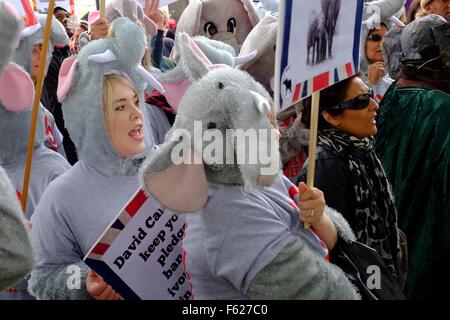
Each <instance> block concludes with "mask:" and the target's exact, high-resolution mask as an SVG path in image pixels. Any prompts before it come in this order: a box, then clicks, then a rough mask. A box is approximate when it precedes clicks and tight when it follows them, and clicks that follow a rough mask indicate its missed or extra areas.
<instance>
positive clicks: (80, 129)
mask: <svg viewBox="0 0 450 320" xmlns="http://www.w3.org/2000/svg"><path fill="white" fill-rule="evenodd" d="M112 28H113V30H114V32H115V35H114V37H111V38H107V39H102V40H98V41H94V42H91V43H89V44H87V45H86V46H85V47H84V48H83V49H82V50H81V52H80V54H79V56H78V57H77V58H75V57H73V58H71V59H69V60H67V59H66V60H65V62H64V64H63V66H62V68H61V69H62V74H61V75H60V88H59V89H58V96H59V98H60V100H61V101H62V106H63V111H64V114H65V117H66V125H67V129H68V130H69V132H70V134H71V137H72V138H73V141H74V143H75V145H76V146H77V149H78V155H79V158H80V161H79V162H78V163H77V164H76V165H75V166H74V167H73V168H72V169H71V170H69V171H68V172H67V173H66V174H65V175H64V176H62V177H60V179H57V180H56V181H55V182H54V183H53V184H52V185H51V186H50V187H49V188H48V189H47V191H46V192H45V194H44V195H43V199H42V201H41V203H40V205H39V206H38V208H37V210H36V213H35V215H34V216H33V219H32V222H33V230H32V242H33V245H34V247H35V248H36V253H37V255H38V258H39V259H38V264H37V268H36V269H35V270H34V271H33V272H32V275H31V279H30V281H29V291H30V292H31V293H32V294H33V295H34V296H36V297H37V298H38V299H90V298H91V297H90V295H89V294H88V293H87V291H86V276H87V274H88V272H89V268H88V267H87V265H85V264H84V262H83V261H82V259H83V257H84V256H85V254H86V253H87V252H88V250H89V249H90V248H91V247H92V245H93V244H94V243H95V241H96V240H97V239H98V237H99V236H100V235H101V233H102V232H103V231H104V229H105V228H106V227H107V226H108V225H109V224H110V222H111V221H112V220H113V218H114V217H115V216H116V214H117V213H118V211H119V210H120V209H121V208H122V206H123V205H124V204H125V203H126V201H127V200H129V199H130V197H131V196H132V195H133V194H134V193H135V192H136V191H137V190H138V188H139V181H138V178H137V170H138V168H139V166H140V164H141V162H142V160H143V159H142V158H141V157H140V156H136V157H134V158H126V159H125V158H123V157H122V156H120V155H119V154H118V153H117V151H116V150H115V148H114V147H113V144H112V143H111V139H110V138H109V135H108V133H107V130H106V127H105V121H104V115H103V102H102V100H103V99H102V94H103V78H104V76H105V75H108V74H119V75H122V76H124V77H126V78H128V79H130V80H131V82H132V83H133V84H134V86H135V88H136V91H137V92H138V94H139V98H140V106H141V110H142V112H143V113H144V110H145V109H144V102H143V101H144V100H143V93H144V88H145V85H146V84H145V82H144V81H143V80H144V78H142V76H144V77H145V79H149V78H150V75H149V74H148V73H145V72H142V69H143V68H142V67H141V66H140V62H141V58H142V56H143V54H144V49H145V46H146V39H145V36H144V33H143V30H142V29H141V28H140V27H138V26H137V25H136V24H134V23H132V22H131V21H130V20H129V19H127V18H119V19H116V20H115V21H114V22H113V23H112ZM130 48H133V50H129V49H130ZM66 71H67V73H66ZM153 80H154V79H153ZM156 84H157V83H156V82H155V83H154V85H153V86H155V85H156ZM64 88H65V89H64ZM143 121H144V134H145V135H146V138H145V139H146V144H147V147H148V149H150V148H151V147H152V146H153V138H152V137H151V131H150V130H149V129H148V128H150V124H148V123H146V121H147V118H146V117H145V116H144V115H143ZM145 132H146V133H145ZM68 268H72V269H68ZM68 270H78V271H79V273H80V276H81V290H80V289H77V288H75V287H74V288H69V287H67V285H66V281H67V279H68V277H70V276H71V274H72V273H70V271H68ZM68 272H69V273H68Z"/></svg>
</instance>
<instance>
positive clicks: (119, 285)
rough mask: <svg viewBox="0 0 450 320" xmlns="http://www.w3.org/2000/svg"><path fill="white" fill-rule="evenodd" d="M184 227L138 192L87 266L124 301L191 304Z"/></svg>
mask: <svg viewBox="0 0 450 320" xmlns="http://www.w3.org/2000/svg"><path fill="white" fill-rule="evenodd" d="M184 221H185V220H184V216H183V215H174V214H173V212H171V211H170V210H169V209H166V208H164V207H161V206H160V205H159V204H158V203H157V202H156V201H155V200H153V199H150V198H147V197H146V196H145V194H144V192H143V191H142V190H140V191H138V192H137V193H136V194H135V196H133V198H132V199H131V200H130V202H129V203H128V204H127V205H126V206H125V208H124V210H122V211H121V213H120V214H119V215H118V216H117V218H116V219H115V220H114V221H113V223H112V224H111V226H110V227H109V228H107V230H106V231H105V233H104V234H103V235H102V236H101V237H100V239H99V241H98V242H97V243H96V244H95V245H94V246H93V248H92V249H91V250H90V252H89V253H88V254H87V256H86V257H85V262H86V263H87V264H88V265H89V266H90V267H91V268H92V269H94V270H95V271H96V272H97V273H98V274H100V275H101V276H102V277H103V278H104V279H105V280H106V282H108V283H109V284H110V285H111V286H112V287H113V288H114V289H115V290H116V291H118V292H119V293H120V294H121V295H122V296H123V297H124V298H127V299H143V300H149V299H152V300H154V299H157V300H171V299H175V300H179V299H184V300H188V299H191V291H190V282H189V280H188V276H187V274H186V273H185V271H184V265H183V261H184V259H183V250H182V246H181V241H182V239H183V236H184V232H185V229H184ZM122 227H123V228H122ZM121 228H122V229H121Z"/></svg>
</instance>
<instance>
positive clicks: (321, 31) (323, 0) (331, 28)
mask: <svg viewBox="0 0 450 320" xmlns="http://www.w3.org/2000/svg"><path fill="white" fill-rule="evenodd" d="M320 4H321V6H322V10H321V11H319V12H315V11H313V13H312V15H311V16H310V18H311V22H310V24H309V28H308V38H307V44H306V52H307V58H306V64H308V65H315V64H318V63H321V62H323V61H325V60H326V59H331V58H332V57H333V39H334V34H335V31H336V22H337V19H338V17H339V12H340V11H341V0H320Z"/></svg>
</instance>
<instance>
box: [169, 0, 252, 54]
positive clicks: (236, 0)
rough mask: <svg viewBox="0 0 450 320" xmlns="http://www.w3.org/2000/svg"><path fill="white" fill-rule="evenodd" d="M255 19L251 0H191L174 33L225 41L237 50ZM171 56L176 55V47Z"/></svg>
mask: <svg viewBox="0 0 450 320" xmlns="http://www.w3.org/2000/svg"><path fill="white" fill-rule="evenodd" d="M258 22H259V16H258V14H257V12H256V10H255V8H254V6H253V3H252V1H250V0H226V1H224V0H190V1H189V5H188V6H187V7H186V8H185V9H184V11H183V14H182V15H181V17H180V19H179V21H178V24H177V33H179V32H185V33H187V34H188V35H190V36H191V37H193V36H197V35H203V36H206V37H208V38H211V39H214V40H219V41H222V42H225V43H227V44H229V45H231V46H232V47H233V49H234V51H235V52H236V54H237V53H238V52H239V50H240V47H241V46H242V44H243V43H244V41H245V38H246V37H247V35H248V34H249V32H250V31H251V30H252V29H253V28H254V27H255V26H256V25H257V24H258ZM172 56H173V57H174V58H175V59H177V58H178V51H177V49H176V48H175V50H174V51H173V52H172Z"/></svg>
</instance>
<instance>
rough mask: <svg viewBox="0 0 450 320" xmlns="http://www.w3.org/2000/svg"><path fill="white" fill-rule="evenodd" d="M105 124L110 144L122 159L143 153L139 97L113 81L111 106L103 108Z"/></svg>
mask: <svg viewBox="0 0 450 320" xmlns="http://www.w3.org/2000/svg"><path fill="white" fill-rule="evenodd" d="M104 114H105V123H106V128H107V130H108V134H109V137H110V139H111V142H112V144H113V146H114V148H115V149H116V151H117V152H118V153H119V154H120V155H121V156H122V157H124V158H131V157H134V156H136V155H138V154H139V153H142V152H144V150H145V142H144V131H143V120H142V112H141V110H140V108H139V97H138V96H137V94H136V93H135V91H134V90H132V89H131V88H130V87H128V86H126V85H125V84H123V83H121V82H119V81H117V80H114V81H113V95H112V104H111V105H109V106H105V108H104Z"/></svg>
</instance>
